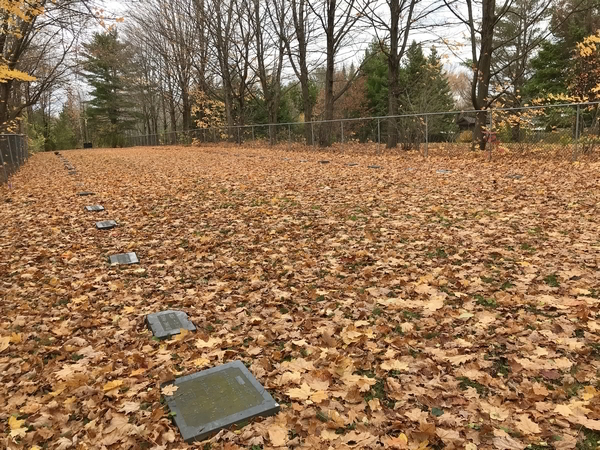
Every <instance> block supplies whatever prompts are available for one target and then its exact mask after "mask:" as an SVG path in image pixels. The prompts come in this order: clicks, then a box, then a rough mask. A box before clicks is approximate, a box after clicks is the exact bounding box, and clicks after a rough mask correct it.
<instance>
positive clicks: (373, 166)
mask: <svg viewBox="0 0 600 450" xmlns="http://www.w3.org/2000/svg"><path fill="white" fill-rule="evenodd" d="M367 168H368V169H381V166H376V165H372V166H367Z"/></svg>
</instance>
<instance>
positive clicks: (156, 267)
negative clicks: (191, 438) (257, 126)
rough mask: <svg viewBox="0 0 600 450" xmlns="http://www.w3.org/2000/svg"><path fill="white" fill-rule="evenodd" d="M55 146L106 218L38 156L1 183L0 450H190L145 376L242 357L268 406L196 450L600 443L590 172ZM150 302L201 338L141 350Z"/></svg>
mask: <svg viewBox="0 0 600 450" xmlns="http://www.w3.org/2000/svg"><path fill="white" fill-rule="evenodd" d="M68 153H69V160H70V161H72V162H73V163H74V164H75V165H76V166H77V167H78V169H79V172H78V177H79V178H78V180H77V181H78V182H83V183H84V185H85V187H86V188H87V189H91V190H93V191H94V192H95V193H96V198H95V199H94V202H95V203H100V204H102V205H104V206H105V208H106V210H105V211H102V212H99V213H95V214H86V213H85V212H84V211H83V207H84V206H85V204H87V203H86V202H88V201H87V200H85V197H78V196H77V195H76V194H77V192H79V191H78V188H77V187H76V185H75V180H73V179H70V178H69V177H68V175H67V173H66V172H65V171H64V168H63V167H62V166H61V163H60V161H59V160H58V159H56V158H54V157H52V155H51V154H38V155H36V156H35V157H34V158H32V159H31V161H30V162H29V163H28V164H27V165H26V166H25V167H24V168H23V169H22V170H21V172H20V173H19V174H17V175H16V176H15V177H14V179H13V186H14V188H13V189H12V190H10V191H9V190H7V189H6V187H1V188H0V189H1V192H2V197H3V198H4V199H6V200H7V201H3V202H2V203H1V204H0V219H1V223H2V227H1V229H0V249H1V253H2V259H1V260H0V280H1V282H0V298H1V304H0V306H1V308H2V310H1V313H2V314H1V319H0V322H1V326H0V381H1V384H0V400H1V402H0V403H1V404H2V409H1V410H0V420H2V421H3V422H4V424H5V427H4V431H3V435H2V437H1V438H0V442H2V446H3V447H4V448H10V449H17V448H27V449H30V448H52V449H69V448H74V449H75V448H77V449H84V448H110V449H116V448H119V449H120V448H122V449H133V448H156V449H179V448H185V447H186V446H190V447H193V446H194V445H193V444H189V445H188V444H184V443H183V442H182V440H181V437H180V435H179V433H178V431H177V430H176V428H175V427H174V425H173V423H172V421H171V417H170V416H169V411H168V409H167V408H166V407H165V406H164V400H162V396H161V394H164V395H173V388H174V386H169V385H167V386H166V387H163V388H162V390H161V385H162V384H163V383H164V382H167V381H170V380H173V379H174V378H176V377H179V376H183V375H186V374H190V373H193V372H195V371H197V370H201V369H203V368H207V367H212V366H216V365H219V364H222V363H225V362H228V361H231V360H235V359H240V360H242V361H244V362H245V363H246V364H247V365H248V366H249V368H250V370H251V371H252V372H253V374H254V375H255V376H256V377H257V379H258V380H259V381H260V382H261V383H262V384H263V385H264V386H265V387H266V388H267V389H268V390H269V391H270V392H271V394H272V395H273V396H274V397H275V398H276V399H277V400H278V401H279V402H280V403H281V404H282V410H281V412H280V413H279V414H278V415H277V416H275V417H270V418H265V419H258V420H255V421H253V422H251V423H249V424H247V425H245V426H243V427H242V428H240V429H237V430H236V429H232V430H225V431H222V432H220V433H219V434H218V435H217V436H216V437H214V438H213V439H212V442H211V447H210V448H223V449H236V448H252V449H254V450H256V449H258V448H274V447H287V448H336V449H338V448H339V449H361V448H383V447H385V448H398V449H404V448H407V449H423V450H424V449H428V448H430V449H434V448H435V449H438V448H448V449H452V448H468V449H469V450H475V449H477V448H496V449H524V448H526V447H528V446H529V448H535V449H540V448H555V449H557V450H559V449H561V450H562V449H565V450H568V449H573V448H575V447H576V446H577V445H579V447H580V448H581V449H588V448H590V449H591V448H593V445H594V443H595V442H596V443H597V440H598V438H599V437H600V407H599V406H600V394H599V391H600V386H599V384H598V376H599V370H600V345H599V344H598V342H599V341H600V340H599V339H598V332H599V330H600V322H599V320H598V314H599V307H598V303H599V301H600V300H599V299H598V295H599V293H600V282H599V280H598V264H599V259H600V258H599V255H600V240H599V237H598V206H597V205H598V204H600V201H599V198H598V197H599V191H598V189H597V186H598V183H599V181H600V180H599V178H600V175H599V174H600V172H599V171H598V167H596V165H594V164H578V165H571V164H567V163H560V162H556V161H554V162H539V161H537V162H536V163H535V164H528V163H527V162H526V161H521V162H519V163H515V162H502V161H496V162H494V163H491V164H488V163H483V162H480V161H469V160H462V159H435V158H433V159H429V160H427V161H423V160H419V159H417V158H411V157H398V156H379V157H373V156H371V157H367V156H360V155H356V154H355V155H352V159H349V156H344V155H339V154H336V155H332V154H319V153H314V152H313V153H296V152H280V151H275V150H270V149H236V150H235V153H236V154H238V155H239V157H234V156H233V152H232V150H230V149H227V148H225V147H209V148H203V149H194V148H160V149H157V148H136V149H127V150H95V151H93V152H89V151H86V152H83V151H70V152H68ZM257 155H259V156H262V158H255V156H257ZM283 157H286V158H289V159H290V160H291V161H292V162H293V161H297V162H298V161H300V160H302V161H306V162H305V163H303V164H290V161H285V162H284V161H283V160H282V158H283ZM325 158H326V159H327V160H329V161H330V164H326V165H323V164H319V161H323V160H325ZM311 163H312V164H311ZM349 163H357V164H358V167H357V166H354V167H351V168H350V167H349V166H348V164H349ZM375 163H376V164H377V165H378V166H380V167H381V169H380V170H378V171H376V172H374V171H371V170H367V169H366V167H367V166H368V165H373V164H375ZM517 165H518V167H515V166H517ZM361 167H362V168H364V170H362V169H361ZM407 167H410V168H411V169H412V170H411V171H410V172H408V171H407V170H406V168H407ZM441 168H444V169H445V170H452V176H450V177H439V176H437V175H436V171H437V170H438V169H441ZM515 169H518V171H519V173H520V174H522V175H523V177H522V178H521V179H518V180H516V179H515V180H513V179H508V178H506V177H505V174H506V173H512V172H514V171H515ZM99 215H100V216H102V217H101V219H98V216H99ZM105 219H111V220H116V221H117V222H118V223H120V224H121V226H120V227H118V228H116V229H113V230H111V231H109V232H107V233H100V232H98V231H97V230H95V228H94V223H95V222H96V221H97V220H105ZM131 251H135V252H136V253H137V254H138V256H139V257H140V262H141V264H140V266H136V267H135V268H131V267H119V266H113V267H111V266H109V264H108V263H107V259H108V256H109V255H111V254H116V253H127V252H131ZM165 309H180V310H183V311H185V312H187V313H188V315H189V316H190V319H191V320H192V321H193V322H194V323H195V324H196V326H197V328H198V331H197V332H196V333H191V332H189V333H182V334H180V335H179V336H178V337H176V338H174V339H171V340H167V341H158V340H155V339H152V335H151V333H150V332H149V331H148V330H147V327H146V325H145V322H144V317H145V316H146V315H147V314H149V313H154V312H157V311H160V310H165ZM596 445H597V444H596ZM204 448H208V447H204Z"/></svg>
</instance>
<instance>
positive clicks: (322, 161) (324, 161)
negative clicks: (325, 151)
mask: <svg viewBox="0 0 600 450" xmlns="http://www.w3.org/2000/svg"><path fill="white" fill-rule="evenodd" d="M319 164H329V161H327V160H326V159H322V160H321V161H319Z"/></svg>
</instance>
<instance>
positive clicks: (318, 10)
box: [307, 0, 365, 147]
mask: <svg viewBox="0 0 600 450" xmlns="http://www.w3.org/2000/svg"><path fill="white" fill-rule="evenodd" d="M307 3H308V6H309V8H310V10H311V11H312V12H313V14H314V15H315V16H316V17H317V19H318V23H319V24H320V26H321V28H322V30H323V32H324V34H325V54H326V62H325V88H324V91H325V105H324V117H323V119H324V120H325V122H324V123H323V124H322V125H321V127H320V129H319V145H321V146H324V147H327V146H329V145H331V128H332V122H330V121H331V120H332V119H333V106H334V103H335V102H336V100H338V99H339V98H340V97H341V96H342V95H344V92H346V91H347V90H348V88H349V87H350V85H351V83H352V82H353V81H354V78H355V76H356V74H358V73H359V71H356V72H355V74H353V76H351V77H350V78H349V79H348V80H347V81H346V83H345V85H344V86H343V87H342V88H341V89H340V90H339V91H335V92H334V89H333V84H334V81H335V76H334V75H335V59H336V56H337V55H338V53H339V52H340V50H341V48H342V47H343V46H344V45H346V44H347V43H348V39H347V38H348V37H349V35H350V33H351V31H354V26H355V25H356V23H357V22H358V20H359V19H360V18H361V17H362V15H363V13H364V11H365V10H364V7H362V8H361V7H360V5H359V4H358V2H357V0H307Z"/></svg>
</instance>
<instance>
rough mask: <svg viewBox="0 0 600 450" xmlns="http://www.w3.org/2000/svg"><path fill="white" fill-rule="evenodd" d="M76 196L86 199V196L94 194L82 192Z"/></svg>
mask: <svg viewBox="0 0 600 450" xmlns="http://www.w3.org/2000/svg"><path fill="white" fill-rule="evenodd" d="M77 195H79V196H80V197H86V196H88V195H95V194H94V193H93V192H88V191H83V192H78V193H77Z"/></svg>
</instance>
